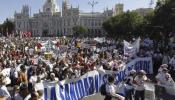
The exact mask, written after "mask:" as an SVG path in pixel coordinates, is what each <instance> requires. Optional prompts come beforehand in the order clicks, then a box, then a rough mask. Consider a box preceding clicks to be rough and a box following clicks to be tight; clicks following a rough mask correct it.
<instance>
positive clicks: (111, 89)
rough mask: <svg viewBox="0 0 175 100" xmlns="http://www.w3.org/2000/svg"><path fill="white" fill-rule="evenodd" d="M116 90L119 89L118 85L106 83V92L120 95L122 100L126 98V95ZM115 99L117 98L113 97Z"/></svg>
mask: <svg viewBox="0 0 175 100" xmlns="http://www.w3.org/2000/svg"><path fill="white" fill-rule="evenodd" d="M116 90H117V87H116V85H114V84H106V92H107V93H110V94H114V95H116V96H118V97H120V98H121V100H124V99H125V98H124V97H122V96H120V95H118V94H116ZM114 99H115V98H112V100H114Z"/></svg>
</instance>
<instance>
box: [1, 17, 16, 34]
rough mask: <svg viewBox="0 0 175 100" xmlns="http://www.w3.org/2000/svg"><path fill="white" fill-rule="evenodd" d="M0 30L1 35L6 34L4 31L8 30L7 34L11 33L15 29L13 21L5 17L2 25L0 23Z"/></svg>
mask: <svg viewBox="0 0 175 100" xmlns="http://www.w3.org/2000/svg"><path fill="white" fill-rule="evenodd" d="M0 30H1V31H0V32H2V33H3V35H6V33H7V32H8V33H9V34H12V33H13V32H14V30H15V24H14V22H12V21H10V20H8V19H6V21H4V23H3V24H2V25H0Z"/></svg>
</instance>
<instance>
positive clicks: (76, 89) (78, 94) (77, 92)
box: [75, 82, 81, 99]
mask: <svg viewBox="0 0 175 100" xmlns="http://www.w3.org/2000/svg"><path fill="white" fill-rule="evenodd" d="M75 91H76V95H77V98H78V99H80V98H81V96H80V92H79V91H78V85H77V82H76V83H75Z"/></svg>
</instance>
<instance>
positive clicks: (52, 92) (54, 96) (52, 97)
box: [50, 87, 56, 100]
mask: <svg viewBox="0 0 175 100" xmlns="http://www.w3.org/2000/svg"><path fill="white" fill-rule="evenodd" d="M50 100H56V91H55V87H52V88H51V99H50Z"/></svg>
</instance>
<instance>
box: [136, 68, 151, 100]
mask: <svg viewBox="0 0 175 100" xmlns="http://www.w3.org/2000/svg"><path fill="white" fill-rule="evenodd" d="M147 80H148V78H147V77H146V72H145V71H144V70H140V71H139V72H138V74H137V76H136V77H135V79H134V82H135V85H136V86H135V100H140V98H141V100H144V99H145V87H144V83H145V81H147Z"/></svg>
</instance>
